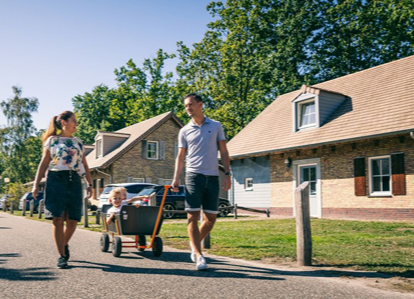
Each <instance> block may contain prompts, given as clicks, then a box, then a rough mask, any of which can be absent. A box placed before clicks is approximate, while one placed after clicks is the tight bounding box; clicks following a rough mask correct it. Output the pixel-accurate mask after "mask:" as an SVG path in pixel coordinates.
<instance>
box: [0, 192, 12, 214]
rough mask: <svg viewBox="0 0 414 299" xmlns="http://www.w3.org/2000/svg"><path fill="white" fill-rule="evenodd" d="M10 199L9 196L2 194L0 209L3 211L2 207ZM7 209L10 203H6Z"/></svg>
mask: <svg viewBox="0 0 414 299" xmlns="http://www.w3.org/2000/svg"><path fill="white" fill-rule="evenodd" d="M9 198H10V195H7V194H4V195H3V196H2V197H1V198H0V209H2V210H3V206H4V205H5V204H6V201H7V200H8V199H9ZM7 207H10V202H8V203H7Z"/></svg>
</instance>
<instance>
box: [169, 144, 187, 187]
mask: <svg viewBox="0 0 414 299" xmlns="http://www.w3.org/2000/svg"><path fill="white" fill-rule="evenodd" d="M186 152H187V149H185V148H183V147H180V148H179V150H178V155H177V158H176V159H175V171H174V179H173V182H172V184H171V187H172V188H173V189H177V188H178V186H179V185H180V176H181V173H182V171H183V168H184V159H185V154H186Z"/></svg>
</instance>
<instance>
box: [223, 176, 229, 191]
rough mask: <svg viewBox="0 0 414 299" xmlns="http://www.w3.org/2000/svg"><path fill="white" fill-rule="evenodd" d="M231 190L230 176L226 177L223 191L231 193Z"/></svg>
mask: <svg viewBox="0 0 414 299" xmlns="http://www.w3.org/2000/svg"><path fill="white" fill-rule="evenodd" d="M230 188H231V178H230V176H229V175H226V176H224V179H223V184H222V189H223V190H224V191H229V190H230Z"/></svg>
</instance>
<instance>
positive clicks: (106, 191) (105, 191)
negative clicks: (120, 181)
mask: <svg viewBox="0 0 414 299" xmlns="http://www.w3.org/2000/svg"><path fill="white" fill-rule="evenodd" d="M114 188H115V186H106V187H105V189H104V191H102V194H109V192H111V190H112V189H114Z"/></svg>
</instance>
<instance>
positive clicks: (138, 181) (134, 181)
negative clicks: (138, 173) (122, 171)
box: [132, 178, 145, 183]
mask: <svg viewBox="0 0 414 299" xmlns="http://www.w3.org/2000/svg"><path fill="white" fill-rule="evenodd" d="M132 182H133V183H145V180H144V179H138V178H132Z"/></svg>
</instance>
